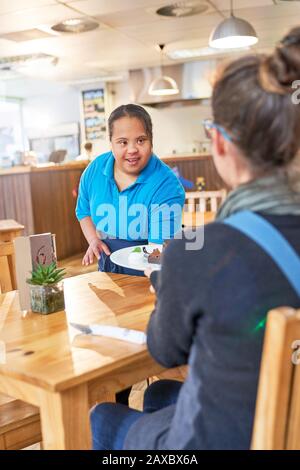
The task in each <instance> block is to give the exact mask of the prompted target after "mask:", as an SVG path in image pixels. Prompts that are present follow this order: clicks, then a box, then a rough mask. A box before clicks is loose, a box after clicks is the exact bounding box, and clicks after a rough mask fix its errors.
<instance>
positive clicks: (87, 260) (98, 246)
mask: <svg viewBox="0 0 300 470" xmlns="http://www.w3.org/2000/svg"><path fill="white" fill-rule="evenodd" d="M102 251H104V253H105V254H106V255H107V256H109V255H110V250H109V248H108V246H107V245H106V244H105V243H104V242H103V241H102V240H100V239H99V238H98V237H95V238H93V239H92V240H91V241H90V245H89V247H88V249H87V250H86V253H85V255H84V257H83V259H82V264H83V266H88V265H89V264H93V262H94V256H96V258H97V260H98V259H99V258H100V253H101V252H102Z"/></svg>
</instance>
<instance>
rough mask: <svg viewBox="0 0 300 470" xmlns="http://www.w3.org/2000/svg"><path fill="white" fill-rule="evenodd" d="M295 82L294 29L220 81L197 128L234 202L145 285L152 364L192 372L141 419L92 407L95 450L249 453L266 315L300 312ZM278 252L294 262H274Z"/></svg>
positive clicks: (299, 66)
mask: <svg viewBox="0 0 300 470" xmlns="http://www.w3.org/2000/svg"><path fill="white" fill-rule="evenodd" d="M299 71H300V28H297V29H294V30H292V31H291V32H290V34H288V35H287V36H286V37H285V38H284V39H283V40H282V42H281V44H280V45H279V46H278V47H277V49H276V50H275V53H274V54H273V55H272V56H247V57H243V58H242V59H239V60H235V61H234V62H232V63H231V64H228V65H226V66H225V67H224V68H223V69H222V70H221V71H220V72H219V76H218V78H217V80H216V83H215V86H214V90H213V99H212V107H213V117H214V120H213V122H211V123H208V122H206V124H205V126H206V129H207V130H208V132H209V134H210V136H211V139H212V152H213V159H214V162H215V165H216V167H217V170H218V172H219V174H220V175H221V176H222V178H223V179H224V181H225V182H226V183H227V184H228V185H230V186H231V187H232V189H233V191H232V192H231V193H230V194H229V197H228V198H227V200H226V201H225V203H224V204H223V206H222V207H221V208H220V211H219V213H218V216H217V221H216V222H215V223H212V224H210V225H208V226H207V227H206V229H205V242H204V247H203V249H202V250H198V251H194V250H191V249H190V250H187V249H186V243H185V240H174V241H172V242H171V243H170V244H169V245H168V247H167V248H166V250H165V253H164V260H163V265H162V270H161V272H160V273H152V274H151V282H152V284H153V286H154V288H155V290H156V293H157V303H156V307H155V310H154V312H153V313H152V316H151V319H150V322H149V326H148V347H149V350H150V353H151V354H152V356H153V357H154V358H155V359H156V360H157V361H158V362H159V363H161V364H162V365H164V366H166V367H174V366H178V365H182V364H186V363H188V364H189V373H188V376H187V379H186V381H185V383H184V384H182V385H181V384H180V383H179V382H176V381H161V382H155V383H154V384H153V385H151V386H150V387H149V388H148V389H147V391H146V393H145V400H144V412H143V413H142V412H139V411H136V410H131V409H130V408H128V407H125V406H122V405H118V404H108V403H107V404H102V405H98V406H96V407H95V408H94V409H93V411H92V414H91V423H92V432H93V445H94V448H95V449H110V450H114V449H121V448H125V449H164V450H168V449H248V448H249V447H250V442H251V434H252V426H253V419H254V413H255V401H256V392H257V384H258V377H259V368H260V361H261V352H262V345H263V339H264V324H265V319H266V315H267V312H268V311H269V310H270V309H272V308H275V307H278V306H281V305H289V306H292V307H294V308H299V307H300V285H299V279H300V269H299V272H297V270H296V271H295V272H294V277H293V276H290V274H291V273H290V272H289V266H290V263H291V260H292V261H294V260H299V255H300V236H299V234H300V192H299V188H298V190H297V188H296V187H295V186H294V183H295V181H294V177H295V176H296V168H295V164H296V163H297V162H296V160H297V159H298V157H297V156H296V155H297V152H298V151H299V147H300V105H296V104H293V101H294V100H292V96H291V95H292V93H293V91H294V90H293V88H292V83H293V81H294V80H296V79H298V78H299ZM296 182H297V181H296ZM298 183H299V179H298ZM262 226H263V228H264V230H266V231H267V245H268V246H267V248H268V250H269V251H268V252H267V251H266V247H265V246H264V245H263V247H262V246H261V243H264V242H265V240H264V237H263V236H262V234H263V231H264V230H261V227H262ZM248 229H249V230H250V231H248ZM252 229H254V233H251V231H252ZM272 230H273V232H272ZM270 231H271V232H270ZM276 237H279V241H278V247H279V249H276V247H275V249H274V240H276ZM285 244H286V246H289V248H290V249H291V257H290V258H288V256H287V255H286V254H285V255H284V256H282V254H283V250H282V249H281V247H282V246H285ZM278 247H277V248H278ZM281 264H283V266H281ZM283 268H287V269H286V273H285V274H284V269H283ZM290 271H291V270H290Z"/></svg>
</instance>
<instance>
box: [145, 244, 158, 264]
mask: <svg viewBox="0 0 300 470" xmlns="http://www.w3.org/2000/svg"><path fill="white" fill-rule="evenodd" d="M143 251H144V253H145V256H146V257H147V261H148V263H151V264H160V263H161V251H160V250H159V249H158V248H155V249H154V250H153V251H152V252H151V253H148V251H147V249H146V248H143Z"/></svg>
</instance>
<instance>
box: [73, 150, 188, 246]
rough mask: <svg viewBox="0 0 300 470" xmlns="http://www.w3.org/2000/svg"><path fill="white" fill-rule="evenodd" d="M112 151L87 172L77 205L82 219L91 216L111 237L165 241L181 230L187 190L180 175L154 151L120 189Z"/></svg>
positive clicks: (82, 180)
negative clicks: (116, 178) (138, 173)
mask: <svg viewBox="0 0 300 470" xmlns="http://www.w3.org/2000/svg"><path fill="white" fill-rule="evenodd" d="M114 163H115V159H114V156H113V154H112V152H108V153H105V154H103V155H100V156H99V157H97V158H96V159H95V160H94V161H93V162H92V163H90V164H89V166H88V167H87V168H86V169H85V171H84V172H83V174H82V176H81V179H80V185H79V195H78V200H77V206H76V216H77V218H78V220H81V219H83V218H84V217H87V216H89V217H91V219H92V221H93V223H94V225H95V227H96V229H97V230H98V231H99V232H101V233H102V234H105V235H106V236H107V237H109V238H118V239H123V240H130V241H134V240H149V241H151V242H153V243H162V242H163V240H166V239H169V238H172V237H174V235H175V233H177V232H178V231H179V230H181V213H182V208H183V205H184V199H185V193H184V189H183V187H182V185H181V183H180V182H179V180H178V178H177V176H176V175H175V174H174V173H173V172H172V170H171V169H170V168H169V167H168V166H167V165H166V164H165V163H163V162H162V161H161V160H160V159H159V158H158V157H156V156H155V155H154V154H152V156H151V157H150V160H149V162H148V164H147V166H146V167H145V168H144V169H143V171H142V172H141V173H140V175H139V176H138V178H137V180H136V181H135V182H134V183H133V184H131V185H130V186H129V187H128V188H126V189H125V190H124V191H119V189H118V187H117V185H116V182H115V180H114Z"/></svg>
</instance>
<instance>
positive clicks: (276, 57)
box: [259, 27, 300, 95]
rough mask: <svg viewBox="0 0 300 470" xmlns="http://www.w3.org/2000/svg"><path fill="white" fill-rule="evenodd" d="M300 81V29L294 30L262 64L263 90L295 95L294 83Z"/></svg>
mask: <svg viewBox="0 0 300 470" xmlns="http://www.w3.org/2000/svg"><path fill="white" fill-rule="evenodd" d="M295 80H300V27H297V28H294V29H292V30H291V31H290V32H289V33H288V34H287V35H286V36H285V37H284V38H283V39H282V40H281V41H280V43H279V45H278V46H277V47H276V49H275V52H274V54H272V55H270V56H266V57H265V58H264V59H263V60H262V61H261V64H260V69H259V81H260V84H261V86H262V88H263V89H264V90H265V91H267V92H270V93H279V94H281V95H284V94H290V93H293V91H294V89H293V88H292V83H293V82H294V81H295Z"/></svg>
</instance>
